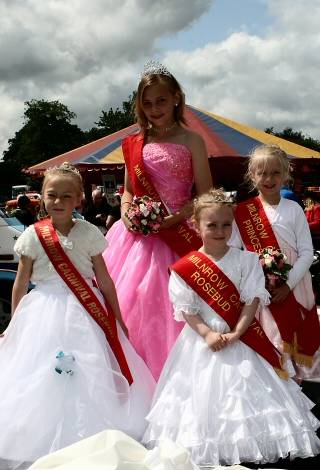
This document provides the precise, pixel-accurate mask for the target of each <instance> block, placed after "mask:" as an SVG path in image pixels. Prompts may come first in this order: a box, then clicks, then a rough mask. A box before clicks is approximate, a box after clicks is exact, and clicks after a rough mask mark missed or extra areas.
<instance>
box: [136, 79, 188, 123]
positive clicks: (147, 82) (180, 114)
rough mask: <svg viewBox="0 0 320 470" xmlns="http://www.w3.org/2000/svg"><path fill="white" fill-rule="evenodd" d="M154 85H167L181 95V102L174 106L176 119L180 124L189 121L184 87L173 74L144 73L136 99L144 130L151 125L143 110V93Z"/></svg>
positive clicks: (137, 110) (137, 116) (173, 93)
mask: <svg viewBox="0 0 320 470" xmlns="http://www.w3.org/2000/svg"><path fill="white" fill-rule="evenodd" d="M154 85H165V86H166V87H167V88H168V90H169V91H170V93H172V95H177V96H178V97H179V103H178V104H177V106H175V107H174V120H175V121H176V122H177V123H178V124H185V125H187V122H186V120H185V118H184V106H185V98H184V93H183V91H182V88H181V86H180V84H179V83H178V81H177V80H176V79H175V78H174V76H173V75H171V74H169V75H162V74H148V75H143V76H142V78H141V80H140V83H139V85H138V90H137V95H136V100H135V116H136V120H137V122H138V124H139V126H140V129H141V131H142V132H145V131H146V130H147V129H148V127H149V122H148V119H147V118H146V115H145V114H144V111H143V104H142V100H143V93H144V91H145V89H146V88H148V87H150V86H154Z"/></svg>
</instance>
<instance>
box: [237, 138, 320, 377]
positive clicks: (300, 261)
mask: <svg viewBox="0 0 320 470" xmlns="http://www.w3.org/2000/svg"><path fill="white" fill-rule="evenodd" d="M247 177H248V179H249V180H250V181H251V183H252V187H253V188H256V189H257V190H258V192H259V195H258V197H257V198H253V199H250V200H248V201H244V202H242V203H240V204H238V206H237V209H236V217H235V219H236V222H237V225H235V226H234V233H233V238H232V240H231V241H230V244H231V245H233V246H238V247H240V246H244V247H245V248H247V249H248V250H250V251H256V252H259V251H261V249H262V248H264V247H265V246H273V245H277V246H276V248H278V249H280V250H281V251H282V252H283V253H284V254H285V255H286V256H287V262H288V263H289V264H291V265H292V268H291V269H290V271H289V273H288V279H287V281H286V282H284V283H283V284H282V285H281V286H277V287H275V288H272V303H271V306H270V308H267V307H265V308H264V309H263V310H262V312H261V313H260V316H259V319H260V321H261V323H262V325H263V328H264V330H265V332H266V333H267V335H268V337H269V339H270V340H271V341H272V342H273V344H274V345H275V346H276V347H277V348H278V349H279V350H280V351H282V352H286V353H287V354H286V358H287V362H286V365H287V368H288V371H289V373H290V374H291V375H297V376H298V377H300V378H319V377H320V358H319V353H317V352H316V351H317V349H318V347H319V340H320V327H319V320H318V318H317V313H316V306H315V299H314V294H313V290H312V283H311V276H310V272H309V268H310V265H311V263H312V261H313V247H312V240H311V235H310V230H309V227H308V223H307V220H306V216H305V214H304V212H303V210H302V208H301V207H300V206H299V204H297V203H296V202H294V201H291V200H288V199H284V198H282V197H281V196H280V189H281V187H282V185H283V184H284V183H285V182H286V181H288V180H289V178H290V164H289V160H288V157H287V154H286V153H285V152H284V151H283V150H281V148H280V147H278V146H275V145H262V146H260V147H257V148H256V149H255V150H254V151H253V153H252V154H251V156H250V161H249V168H248V174H247ZM267 236H268V238H267ZM272 240H273V241H272ZM307 365H308V366H309V367H307ZM292 366H294V367H292Z"/></svg>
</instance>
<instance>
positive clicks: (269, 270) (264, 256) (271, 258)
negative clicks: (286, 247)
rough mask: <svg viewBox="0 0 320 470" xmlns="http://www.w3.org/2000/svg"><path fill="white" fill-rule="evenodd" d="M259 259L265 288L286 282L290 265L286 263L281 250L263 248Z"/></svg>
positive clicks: (278, 285)
mask: <svg viewBox="0 0 320 470" xmlns="http://www.w3.org/2000/svg"><path fill="white" fill-rule="evenodd" d="M259 259H260V263H261V266H262V269H263V272H264V276H265V278H266V288H267V289H269V290H270V289H272V288H275V287H280V286H281V285H283V284H284V283H285V282H286V280H287V279H288V273H289V271H290V269H291V268H292V266H291V264H289V263H287V257H286V255H285V254H284V253H282V251H280V250H275V249H273V248H264V249H263V250H262V252H261V253H260V255H259Z"/></svg>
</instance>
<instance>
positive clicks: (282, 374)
mask: <svg viewBox="0 0 320 470" xmlns="http://www.w3.org/2000/svg"><path fill="white" fill-rule="evenodd" d="M274 370H275V371H276V373H277V374H278V376H279V377H280V378H281V379H283V380H289V373H288V372H287V371H286V370H284V369H279V368H277V367H274Z"/></svg>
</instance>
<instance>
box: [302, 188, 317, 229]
mask: <svg viewBox="0 0 320 470" xmlns="http://www.w3.org/2000/svg"><path fill="white" fill-rule="evenodd" d="M308 200H309V201H310V202H309V204H308V205H307V207H306V209H305V214H306V217H307V221H308V224H309V228H310V232H311V235H314V236H317V237H319V236H320V193H316V192H313V193H312V194H310V195H309V197H308Z"/></svg>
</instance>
